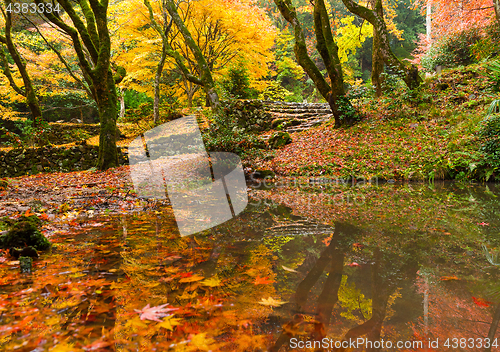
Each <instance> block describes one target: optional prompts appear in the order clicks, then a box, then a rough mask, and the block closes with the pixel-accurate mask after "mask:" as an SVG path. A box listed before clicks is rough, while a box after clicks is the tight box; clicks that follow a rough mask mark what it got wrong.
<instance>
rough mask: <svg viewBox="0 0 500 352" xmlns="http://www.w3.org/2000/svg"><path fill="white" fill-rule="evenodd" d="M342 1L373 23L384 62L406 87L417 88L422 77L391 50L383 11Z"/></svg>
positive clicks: (346, 0)
mask: <svg viewBox="0 0 500 352" xmlns="http://www.w3.org/2000/svg"><path fill="white" fill-rule="evenodd" d="M342 2H343V3H344V5H345V6H346V7H347V8H348V9H349V11H350V12H352V13H354V14H356V15H358V16H359V17H361V18H363V19H365V20H367V21H368V22H370V23H371V24H372V25H373V28H374V30H375V31H376V32H377V33H378V35H379V40H380V41H379V45H380V53H381V54H382V56H383V58H384V62H385V64H386V65H387V66H389V67H391V68H392V69H393V70H395V71H396V72H398V74H399V75H400V76H401V77H402V78H403V80H404V82H405V83H406V85H407V86H408V88H410V89H415V88H417V87H418V86H419V85H420V84H421V83H422V82H423V81H422V78H421V77H420V76H419V74H418V69H417V67H416V66H414V65H412V66H410V67H407V66H406V65H405V64H403V62H401V60H399V59H398V58H397V57H396V55H394V53H393V52H392V49H391V46H390V44H389V31H388V30H387V26H386V23H385V20H384V16H383V11H381V12H378V11H376V9H374V10H370V9H368V8H366V7H364V6H361V5H359V4H357V3H356V2H354V1H353V0H342ZM377 2H380V6H382V1H381V0H377Z"/></svg>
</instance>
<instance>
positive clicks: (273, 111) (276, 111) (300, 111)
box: [266, 109, 332, 114]
mask: <svg viewBox="0 0 500 352" xmlns="http://www.w3.org/2000/svg"><path fill="white" fill-rule="evenodd" d="M266 111H267V112H269V113H271V114H330V113H331V112H332V111H331V110H330V109H293V110H292V109H289V110H286V109H269V110H266Z"/></svg>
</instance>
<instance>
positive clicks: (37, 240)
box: [0, 216, 50, 250]
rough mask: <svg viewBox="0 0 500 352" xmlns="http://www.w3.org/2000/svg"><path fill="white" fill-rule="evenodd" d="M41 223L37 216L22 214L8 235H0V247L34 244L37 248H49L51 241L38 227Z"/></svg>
mask: <svg viewBox="0 0 500 352" xmlns="http://www.w3.org/2000/svg"><path fill="white" fill-rule="evenodd" d="M40 223H41V221H40V219H38V218H37V217H36V216H29V217H25V216H22V217H21V218H19V220H18V221H17V222H16V223H15V224H14V225H13V226H12V228H11V229H10V231H9V232H8V233H7V234H6V235H3V236H0V247H1V248H11V247H21V248H22V247H25V246H32V247H34V248H36V249H37V250H44V249H48V248H49V247H50V242H49V240H47V238H45V236H44V235H43V234H42V233H41V232H40V230H39V229H38V226H39V225H40Z"/></svg>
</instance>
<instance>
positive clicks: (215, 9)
mask: <svg viewBox="0 0 500 352" xmlns="http://www.w3.org/2000/svg"><path fill="white" fill-rule="evenodd" d="M151 5H152V7H153V10H154V12H155V16H156V18H155V19H156V21H157V22H158V23H159V24H160V25H163V21H164V19H163V18H162V16H160V15H159V14H161V13H162V11H161V4H160V2H159V1H152V2H151ZM111 11H112V12H113V13H114V14H116V15H118V14H120V16H115V18H116V19H115V23H114V25H113V26H114V27H116V28H117V31H116V35H115V37H117V38H118V43H117V46H118V47H119V48H120V50H119V51H118V52H117V56H116V62H117V63H118V64H120V65H122V66H123V67H125V68H126V70H127V77H126V78H125V80H124V81H123V82H122V84H121V85H122V86H124V87H128V88H132V89H135V90H137V91H141V92H144V93H146V94H148V95H149V96H153V84H152V82H153V81H154V76H155V72H156V67H157V64H158V61H159V58H160V56H161V47H162V41H161V37H160V36H159V34H158V33H156V32H155V30H154V29H153V28H151V26H150V19H149V13H148V10H147V8H146V7H145V5H144V4H143V1H142V0H131V1H122V2H119V3H117V5H116V6H115V7H113V8H112V9H111ZM179 12H180V13H181V16H183V17H186V19H185V23H186V25H187V27H188V29H189V30H190V32H191V34H192V36H193V38H194V40H195V41H196V42H197V44H198V46H199V47H200V49H201V50H202V52H203V53H204V55H205V58H206V60H207V62H208V64H209V65H210V66H211V67H212V68H213V69H212V73H213V75H214V79H215V80H218V79H222V78H224V77H225V76H226V74H227V73H228V70H229V68H230V66H231V64H236V63H237V64H238V65H239V66H240V67H241V66H243V67H245V68H247V69H248V71H249V76H250V79H251V84H252V85H253V86H255V85H258V83H257V82H258V80H259V79H261V78H262V77H265V76H266V75H267V73H268V63H269V62H270V61H271V60H272V59H273V55H272V53H271V48H272V46H273V44H274V39H275V29H274V27H273V26H272V24H271V22H270V20H269V19H268V18H267V17H266V15H265V13H264V11H263V10H262V9H260V8H258V7H256V6H255V5H254V4H253V3H252V2H251V1H248V0H245V1H238V2H235V1H231V0H218V1H212V0H199V1H187V2H185V3H182V4H181V6H180V9H179ZM214 33H215V34H214ZM169 39H170V40H171V41H172V43H171V45H172V47H173V48H174V49H176V50H177V51H178V52H179V53H181V55H182V56H183V57H184V58H185V59H186V60H187V66H188V68H189V69H190V71H191V73H192V74H194V75H197V68H196V65H195V60H194V57H193V55H192V53H191V51H190V50H189V49H188V48H187V46H186V45H185V44H184V42H183V39H182V36H181V35H180V34H179V33H178V32H177V29H176V28H175V26H174V28H172V30H171V32H170V33H169ZM173 70H174V71H177V70H176V64H175V61H174V60H173V59H172V58H167V61H166V63H165V67H164V71H163V72H164V73H168V72H169V71H173ZM161 89H162V91H165V90H167V89H170V90H171V91H172V93H173V94H175V96H177V97H178V98H180V97H183V98H184V95H185V93H186V92H187V91H188V90H189V89H193V88H192V86H191V87H189V85H188V84H186V82H182V80H178V82H177V85H176V86H175V87H174V88H173V89H172V88H171V87H170V88H169V87H167V86H162V87H161Z"/></svg>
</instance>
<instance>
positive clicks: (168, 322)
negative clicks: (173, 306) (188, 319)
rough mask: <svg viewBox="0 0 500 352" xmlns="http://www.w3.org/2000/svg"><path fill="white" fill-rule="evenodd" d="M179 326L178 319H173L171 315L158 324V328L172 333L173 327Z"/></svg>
mask: <svg viewBox="0 0 500 352" xmlns="http://www.w3.org/2000/svg"><path fill="white" fill-rule="evenodd" d="M179 324H180V319H175V318H174V317H173V315H171V316H168V317H166V318H164V319H163V321H162V322H161V323H160V324H158V326H159V327H162V328H165V329H167V330H170V331H173V330H174V326H175V325H179Z"/></svg>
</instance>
